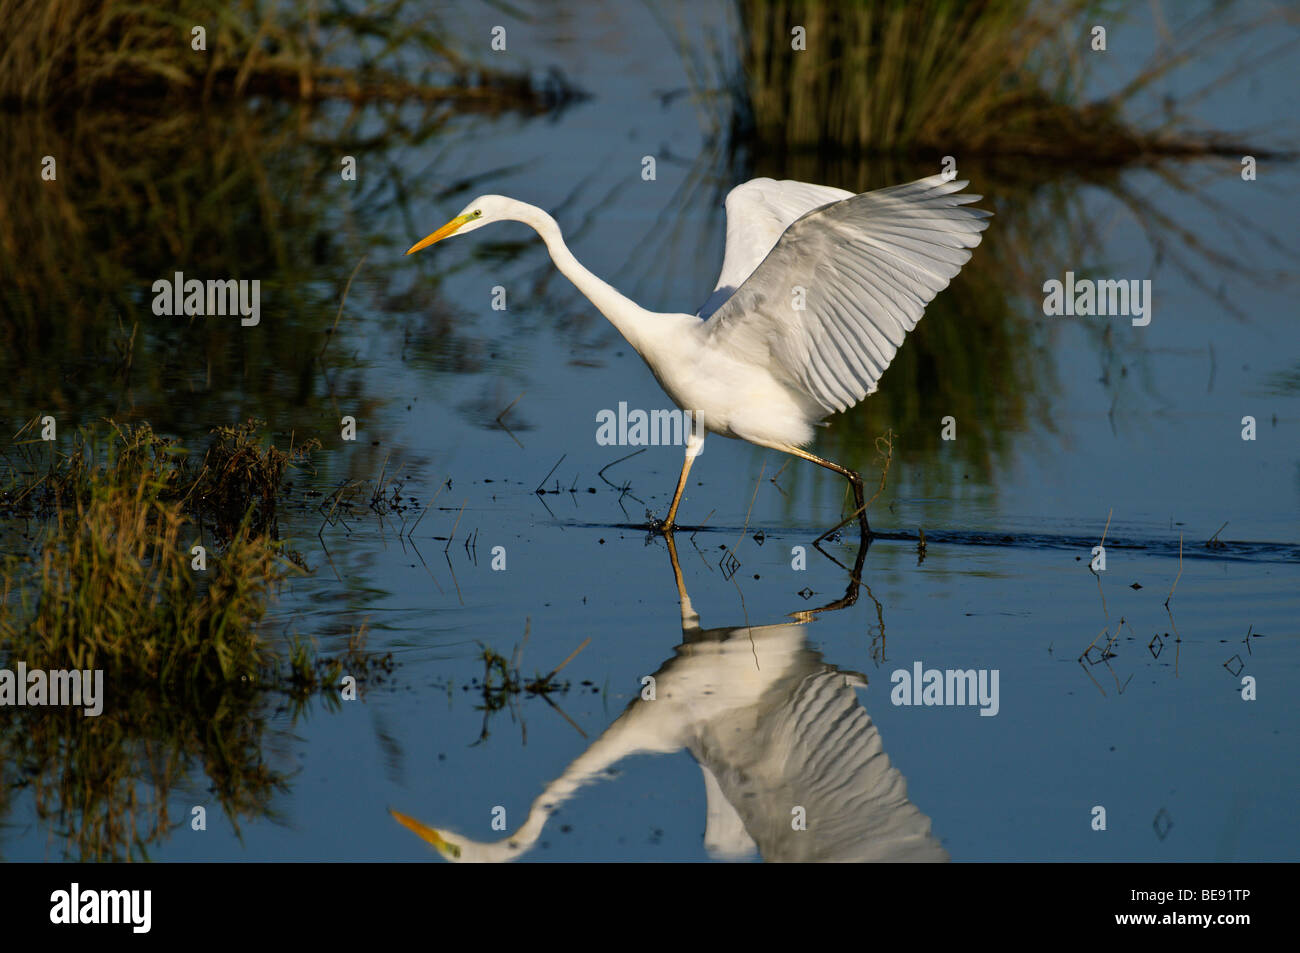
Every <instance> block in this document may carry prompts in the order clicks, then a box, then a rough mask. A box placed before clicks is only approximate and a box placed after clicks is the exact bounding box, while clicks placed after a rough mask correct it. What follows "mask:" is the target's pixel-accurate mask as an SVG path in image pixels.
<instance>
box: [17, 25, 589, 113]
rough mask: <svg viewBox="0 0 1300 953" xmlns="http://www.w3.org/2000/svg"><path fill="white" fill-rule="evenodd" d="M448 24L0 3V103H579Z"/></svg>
mask: <svg viewBox="0 0 1300 953" xmlns="http://www.w3.org/2000/svg"><path fill="white" fill-rule="evenodd" d="M453 15H454V11H453ZM445 16H446V12H445V11H440V12H439V13H436V14H434V15H430V11H429V10H428V9H427V6H426V5H424V4H418V3H414V2H410V0H370V2H368V3H366V4H364V5H362V6H358V5H356V4H333V3H325V4H322V3H318V2H314V0H313V2H296V3H294V2H291V3H269V2H264V0H236V2H233V3H227V2H224V0H177V2H174V3H170V4H166V5H151V4H138V3H128V2H123V0H0V23H4V24H5V31H4V33H5V37H4V45H3V46H0V102H5V101H7V102H18V103H34V104H48V103H60V102H79V103H84V102H86V101H92V100H101V101H102V100H107V99H112V100H114V101H117V102H122V101H124V100H130V99H135V100H140V99H157V98H161V97H170V98H175V97H177V96H184V97H187V98H191V99H202V100H205V101H206V100H210V99H213V98H218V97H249V96H270V97H275V98H293V99H302V100H320V99H327V98H341V99H347V100H350V101H352V102H354V103H356V102H363V101H367V100H389V101H392V100H423V101H431V100H456V101H458V102H459V103H460V104H461V106H462V108H470V109H488V110H492V109H500V108H502V107H507V108H509V107H516V106H518V105H521V104H523V105H531V106H536V107H538V108H546V105H547V104H548V103H551V102H553V101H554V100H556V99H557V98H564V97H572V96H574V95H577V93H576V90H574V89H572V87H570V86H569V85H568V84H567V83H565V82H564V81H563V78H562V77H558V76H556V75H552V76H551V77H550V78H549V79H548V80H547V81H546V83H545V84H542V85H541V86H538V85H537V84H535V83H533V82H532V81H531V79H530V78H529V77H528V76H527V75H526V74H523V73H517V72H516V73H511V72H506V71H502V70H496V69H490V68H485V67H483V66H482V65H480V64H475V63H472V62H470V61H469V60H468V59H467V58H466V57H464V56H463V55H461V54H460V53H459V52H458V51H457V50H456V49H455V48H454V47H452V46H451V45H449V44H448V43H446V42H445V41H444V39H443V36H444V35H445V31H444V29H443V28H444V18H445ZM198 26H201V27H203V28H204V30H205V31H206V36H205V45H206V49H204V50H202V51H197V50H194V49H193V48H192V45H191V43H192V30H193V29H194V28H195V27H198ZM417 66H418V68H417ZM430 74H432V75H430Z"/></svg>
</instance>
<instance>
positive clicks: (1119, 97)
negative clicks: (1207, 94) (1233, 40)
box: [733, 0, 1281, 165]
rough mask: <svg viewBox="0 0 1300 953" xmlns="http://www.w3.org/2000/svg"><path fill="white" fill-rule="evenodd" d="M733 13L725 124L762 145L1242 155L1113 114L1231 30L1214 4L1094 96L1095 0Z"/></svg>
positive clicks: (1098, 8)
mask: <svg viewBox="0 0 1300 953" xmlns="http://www.w3.org/2000/svg"><path fill="white" fill-rule="evenodd" d="M1207 7H1213V5H1212V4H1211V5H1207ZM740 11H741V13H740V18H741V23H742V28H741V30H740V34H739V35H740V36H741V37H742V38H743V39H742V49H741V53H740V63H741V71H740V76H738V77H737V78H735V79H734V80H733V83H734V84H735V85H736V86H737V87H738V89H737V93H738V95H737V96H736V97H735V99H736V102H737V104H738V106H737V109H736V110H735V112H734V114H733V122H734V123H735V124H736V125H737V126H738V127H740V129H741V136H742V138H750V139H753V140H755V141H757V142H759V143H762V144H763V146H764V147H766V148H781V149H793V150H805V149H817V150H831V151H849V152H856V153H873V154H879V153H889V152H909V153H913V154H915V153H927V154H932V155H944V154H955V155H958V156H963V157H964V156H970V155H995V154H997V155H1020V156H1043V157H1054V158H1065V159H1072V160H1079V161H1086V162H1087V163H1088V164H1091V165H1097V164H1104V163H1121V162H1127V161H1130V160H1132V159H1134V158H1136V157H1139V156H1151V155H1188V154H1195V155H1204V154H1209V153H1217V154H1224V155H1228V154H1235V155H1240V154H1241V153H1242V149H1243V147H1242V145H1241V144H1240V143H1236V142H1233V141H1230V140H1229V139H1228V138H1227V137H1225V136H1222V135H1217V134H1214V133H1201V132H1191V131H1189V130H1188V128H1187V127H1186V126H1185V125H1181V124H1179V123H1178V122H1177V121H1176V120H1171V121H1167V122H1165V123H1163V124H1160V125H1156V126H1153V127H1150V128H1148V127H1146V126H1140V125H1137V124H1135V123H1133V122H1132V121H1131V120H1130V118H1129V117H1128V116H1126V114H1125V110H1126V107H1128V106H1129V105H1130V104H1131V103H1132V102H1133V100H1134V99H1135V97H1136V96H1137V95H1138V94H1139V93H1141V92H1142V91H1144V90H1146V89H1147V88H1149V87H1150V86H1151V84H1152V83H1153V82H1154V81H1155V80H1157V79H1158V78H1160V77H1161V76H1164V75H1165V74H1167V73H1168V72H1170V71H1172V70H1174V69H1176V68H1177V67H1178V66H1179V65H1181V64H1182V63H1183V62H1185V61H1186V59H1187V58H1188V56H1189V55H1190V54H1191V53H1192V52H1193V51H1194V50H1196V49H1200V48H1204V47H1206V46H1212V45H1214V44H1216V43H1218V42H1221V41H1223V40H1225V39H1226V38H1228V37H1229V36H1231V35H1232V34H1233V33H1236V32H1240V31H1241V29H1242V27H1241V26H1240V25H1237V26H1233V25H1231V24H1229V25H1223V24H1222V23H1221V22H1220V21H1221V19H1222V18H1219V17H1216V15H1215V11H1214V10H1213V9H1209V10H1207V11H1206V12H1205V13H1203V14H1201V15H1200V16H1197V17H1195V18H1193V19H1192V21H1191V22H1190V23H1187V24H1184V25H1183V27H1182V28H1181V29H1180V37H1179V40H1180V45H1179V46H1177V47H1173V48H1169V49H1166V50H1164V51H1162V52H1161V53H1159V54H1157V56H1156V57H1155V58H1153V59H1152V60H1151V61H1150V62H1149V63H1147V64H1146V65H1145V66H1143V68H1141V69H1140V70H1139V71H1137V73H1136V75H1135V76H1134V77H1133V79H1132V80H1131V81H1130V82H1128V83H1126V84H1125V85H1124V86H1123V87H1122V88H1120V89H1119V90H1117V91H1116V92H1115V93H1114V94H1112V95H1109V96H1106V97H1104V98H1101V99H1098V100H1095V101H1092V102H1084V101H1083V88H1084V81H1085V79H1086V77H1087V76H1088V75H1089V72H1090V70H1092V69H1100V68H1101V66H1099V65H1098V64H1099V63H1101V62H1104V57H1105V56H1106V55H1113V54H1106V53H1094V52H1093V51H1092V50H1091V46H1090V43H1091V34H1090V29H1091V26H1092V24H1094V23H1097V22H1101V23H1106V24H1109V25H1110V26H1111V27H1112V28H1113V27H1114V26H1115V25H1116V24H1117V22H1118V19H1117V17H1116V16H1115V15H1114V11H1113V10H1111V9H1109V8H1108V5H1107V4H1104V3H1099V2H1096V0H1046V2H1037V0H975V2H957V0H858V2H832V0H793V2H787V0H775V2H769V0H741V2H740ZM1269 15H1270V16H1274V17H1280V16H1281V13H1280V11H1279V12H1276V13H1273V14H1269ZM793 24H798V25H801V26H803V27H804V28H805V29H806V31H807V44H808V48H807V51H805V52H794V51H792V50H791V32H790V31H791V26H792V25H793ZM1273 52H1276V51H1269V54H1270V55H1271V54H1272V53H1273Z"/></svg>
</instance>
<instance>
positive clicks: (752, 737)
mask: <svg viewBox="0 0 1300 953" xmlns="http://www.w3.org/2000/svg"><path fill="white" fill-rule="evenodd" d="M667 540H668V554H669V556H670V557H671V558H672V562H673V574H674V576H675V577H676V580H677V592H678V599H679V601H680V605H681V625H682V641H681V644H680V645H679V646H677V650H676V652H675V653H674V654H673V656H672V657H671V658H669V659H668V660H667V661H666V662H664V664H663V665H661V666H660V667H659V670H658V671H657V672H655V673H654V686H655V695H654V700H653V701H647V700H645V699H644V698H642V697H641V696H640V695H638V696H637V697H636V698H635V699H634V700H633V701H632V703H631V704H629V705H628V707H627V709H626V710H625V711H624V712H623V714H622V715H620V716H619V717H618V718H617V719H616V720H615V721H614V723H613V724H611V725H610V726H609V727H608V728H606V729H605V731H604V733H602V734H601V736H600V737H599V738H597V739H596V740H595V741H593V742H592V743H591V746H590V747H588V748H587V750H586V751H585V752H583V753H582V754H581V755H579V756H578V758H577V759H576V760H575V761H574V762H573V763H572V764H570V765H569V766H568V768H567V769H565V771H564V773H563V774H562V775H561V776H560V777H558V778H556V779H555V780H554V781H552V782H551V783H550V784H548V785H547V786H546V789H545V790H544V791H543V792H542V793H541V794H540V795H539V796H538V797H537V798H536V799H535V800H534V801H533V803H532V806H531V807H530V808H529V811H528V816H527V818H526V819H525V820H524V823H523V824H521V825H520V826H519V827H518V828H517V829H515V830H514V832H513V833H511V834H509V835H507V836H506V837H504V838H502V839H501V840H498V841H495V842H483V841H475V840H470V839H469V838H466V837H463V836H461V835H460V834H456V833H453V832H451V831H448V830H445V829H440V828H436V827H430V826H428V825H426V824H424V823H422V822H420V821H418V820H416V819H415V818H413V817H409V816H407V815H405V814H401V813H399V812H397V811H391V813H392V815H393V817H394V819H395V820H397V821H398V822H399V823H400V824H402V825H403V826H404V827H407V828H409V829H410V830H412V831H414V832H415V833H416V834H417V835H419V836H420V837H421V838H423V839H424V840H425V841H427V842H428V843H429V844H431V845H433V847H434V848H436V849H437V850H438V852H439V853H441V854H442V855H443V856H444V857H446V858H447V859H448V860H455V861H460V862H475V861H509V860H516V859H518V858H519V857H521V856H523V854H524V853H525V852H526V851H527V850H528V849H529V848H531V847H532V846H533V845H534V844H536V843H537V841H538V840H540V839H541V836H542V832H543V829H544V828H545V825H546V822H547V821H548V820H549V818H550V817H551V816H552V815H553V814H554V813H555V812H556V811H558V810H559V809H560V807H561V805H563V804H564V803H565V802H566V801H568V800H569V799H570V798H572V797H573V796H574V795H575V794H576V793H577V792H578V791H579V790H581V789H582V788H583V787H584V786H585V785H587V784H590V783H592V782H594V781H597V780H599V779H601V778H602V777H606V776H607V772H608V771H609V770H610V768H611V767H613V765H615V764H617V763H618V762H619V761H622V760H623V759H624V758H628V757H631V756H633V755H635V754H639V753H647V752H654V753H659V754H668V753H671V752H675V751H680V750H681V749H683V748H685V749H686V750H687V751H689V752H690V754H691V756H692V757H693V758H694V759H695V761H696V762H697V763H698V764H699V766H700V770H701V772H702V774H703V779H704V791H705V805H706V807H705V810H706V815H705V817H706V820H705V829H704V846H705V849H706V850H707V851H708V852H709V854H710V855H711V856H713V857H715V858H718V859H724V860H737V859H743V858H746V857H749V856H752V855H753V853H754V852H755V851H757V852H758V853H759V855H760V856H761V857H762V858H763V859H764V860H767V861H946V860H948V859H949V857H948V852H947V851H945V850H944V849H943V847H942V846H941V845H940V843H939V841H938V840H937V839H936V838H935V837H934V835H933V834H932V833H931V830H930V818H929V817H927V816H926V815H925V814H924V813H923V812H922V811H921V810H920V808H918V807H917V806H916V805H915V804H914V803H913V802H912V801H911V800H910V799H909V798H908V796H907V780H906V779H905V778H904V777H903V775H902V774H901V773H900V772H899V770H898V768H896V767H894V766H893V764H891V763H890V760H889V756H888V755H887V754H886V753H885V751H884V747H883V745H882V742H881V739H880V731H879V729H878V728H876V726H875V724H874V723H873V722H872V720H871V716H870V715H868V714H867V711H866V709H865V708H863V707H862V705H861V703H860V702H859V701H858V696H857V692H856V691H855V689H858V688H862V687H864V686H865V685H866V684H867V680H866V678H865V677H864V676H862V675H860V674H858V673H857V672H848V671H843V670H841V669H839V668H837V667H836V666H834V665H831V664H829V663H828V662H826V661H824V660H823V658H822V655H821V653H820V652H818V651H816V650H815V649H813V648H811V647H810V646H809V645H808V643H807V635H806V633H807V629H806V628H805V623H807V622H809V621H810V620H811V619H812V617H813V615H814V614H815V613H817V612H821V611H833V610H836V609H839V608H843V607H845V606H847V605H851V604H852V603H853V602H854V600H856V598H857V591H856V590H857V585H858V575H859V572H860V571H861V562H859V564H858V566H857V569H856V570H855V572H854V573H853V574H852V575H851V577H850V579H851V581H850V585H849V592H848V593H846V594H845V597H844V598H843V599H840V600H838V601H836V602H834V603H831V604H830V605H828V606H824V607H822V609H820V610H813V611H811V612H801V613H799V614H798V615H797V616H796V621H794V622H784V623H780V624H777V625H762V626H749V625H744V626H737V627H729V628H718V629H703V628H701V627H700V617H699V614H698V613H697V612H696V611H695V609H694V607H693V606H692V605H691V599H690V596H689V595H687V593H686V586H685V583H684V581H683V579H682V573H681V568H680V566H679V564H678V562H677V548H676V545H675V544H674V543H673V537H672V536H671V535H668V536H667ZM864 548H865V547H864ZM860 552H861V550H860ZM796 809H798V810H796ZM796 819H798V820H800V821H802V824H801V825H797V824H796V823H795V821H796Z"/></svg>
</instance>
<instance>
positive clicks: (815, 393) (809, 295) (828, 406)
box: [701, 175, 991, 413]
mask: <svg viewBox="0 0 1300 953" xmlns="http://www.w3.org/2000/svg"><path fill="white" fill-rule="evenodd" d="M773 186H779V187H781V189H780V190H777V191H774V190H773V188H772V187H773ZM794 186H799V187H800V188H792V187H794ZM965 186H966V183H965V182H963V181H951V182H949V181H945V180H944V178H943V176H939V175H935V176H930V177H929V178H926V179H918V180H917V181H915V182H909V183H907V184H905V185H895V186H891V187H889V188H886V189H879V190H877V191H875V192H863V193H862V194H860V195H852V194H851V193H848V192H841V190H839V189H827V188H825V187H823V186H812V185H806V184H805V183H799V182H793V183H792V182H781V183H774V182H772V180H771V179H755V180H754V181H753V182H747V183H745V185H742V186H738V187H737V188H735V189H733V190H732V191H731V194H730V195H729V196H728V197H727V253H726V260H725V261H724V264H723V269H722V276H721V277H720V278H719V280H718V288H717V289H716V290H715V292H714V297H713V298H710V299H709V302H710V303H709V304H708V305H706V306H705V308H704V309H702V310H701V315H708V314H711V316H710V317H708V320H707V321H706V322H705V331H706V335H707V338H708V340H709V342H710V344H712V345H713V346H716V347H722V348H726V349H729V350H731V351H733V352H735V353H738V354H743V355H744V356H745V357H746V358H748V359H750V360H756V361H766V362H767V363H768V364H769V365H770V366H772V368H773V369H774V371H775V372H776V373H777V375H778V376H779V377H781V378H782V379H784V380H786V381H787V382H788V383H790V384H792V385H794V386H796V387H797V388H798V389H800V390H802V391H803V392H804V393H805V394H807V395H808V396H809V397H811V398H812V399H813V400H814V401H816V402H817V404H819V405H820V406H821V407H822V408H823V409H824V410H825V411H826V412H827V413H833V412H836V411H841V410H846V409H847V408H849V407H852V406H853V405H854V404H856V403H857V402H858V401H860V400H862V398H863V397H866V396H867V395H868V394H870V393H873V392H874V391H875V390H876V387H877V385H878V382H879V380H880V377H881V375H883V374H884V372H885V370H886V368H888V367H889V364H890V362H891V361H892V360H893V359H894V355H895V354H897V353H898V348H899V347H901V346H902V343H903V339H904V338H905V336H906V335H907V332H909V331H911V330H912V329H913V328H915V327H916V323H917V322H918V321H919V320H921V315H922V314H923V313H924V311H925V306H926V305H927V304H929V303H930V302H931V301H932V300H933V299H934V296H935V295H937V294H938V293H939V292H940V291H942V290H943V289H944V288H946V287H947V286H948V283H949V282H950V281H951V280H952V279H953V277H954V276H955V275H956V274H957V272H959V271H960V270H961V268H962V266H963V265H964V264H966V262H967V261H969V260H970V256H971V249H973V248H974V247H975V246H977V245H978V244H979V243H980V239H981V238H982V237H983V235H982V234H981V233H982V232H983V231H984V229H985V228H987V227H988V222H987V221H986V219H987V218H988V217H989V215H990V214H991V213H989V212H987V211H984V210H983V209H977V208H967V207H966V206H968V205H969V204H970V203H971V202H976V201H978V200H979V199H980V196H978V195H970V194H957V193H958V192H959V191H960V190H961V189H962V188H964V187H965ZM828 196H836V197H832V198H829V199H828V201H826V202H821V203H820V204H813V203H816V202H818V201H819V200H820V199H825V198H827V197H828ZM800 208H802V211H798V210H799V209H800ZM755 215H757V216H758V217H759V218H758V219H754V218H746V216H755ZM791 216H793V217H791ZM786 218H789V221H785V219H786ZM753 221H757V222H758V224H756V225H755V226H754V230H755V233H756V235H755V236H753V237H752V238H751V239H750V240H747V241H746V240H742V239H741V238H740V237H739V236H740V234H741V233H742V232H743V231H744V230H745V229H746V228H747V227H748V226H749V224H750V222H753ZM782 221H785V224H784V225H782V226H781V228H782V229H783V230H782V231H781V232H780V235H779V238H778V239H776V240H775V241H774V242H773V243H772V244H767V242H768V241H769V239H770V238H771V233H772V230H773V229H774V228H775V227H777V225H778V224H780V223H781V222H782ZM764 246H766V250H765V251H763V252H762V255H761V256H760V257H759V258H758V259H757V260H754V256H755V255H756V254H757V250H758V249H759V248H761V247H764ZM741 272H744V276H743V277H739V276H740V275H741ZM733 281H735V282H738V284H736V285H735V286H734V287H733V286H731V285H730V284H729V282H733ZM796 288H803V289H804V292H803V302H804V308H803V309H802V310H797V309H796V308H795V306H794V303H795V289H796ZM723 292H725V294H723ZM710 305H711V306H712V308H710Z"/></svg>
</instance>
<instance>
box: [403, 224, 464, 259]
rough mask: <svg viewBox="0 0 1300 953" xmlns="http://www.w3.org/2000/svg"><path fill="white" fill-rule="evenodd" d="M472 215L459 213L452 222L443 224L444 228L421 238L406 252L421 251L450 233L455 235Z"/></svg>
mask: <svg viewBox="0 0 1300 953" xmlns="http://www.w3.org/2000/svg"><path fill="white" fill-rule="evenodd" d="M472 217H473V216H470V215H458V216H457V217H456V218H453V219H452V220H451V221H450V222H448V223H447V224H446V225H444V226H442V228H440V229H438V230H437V231H436V232H434V233H433V234H432V235H430V236H428V237H427V238H422V239H420V240H419V241H418V242H416V243H415V244H414V245H412V246H411V247H410V248H409V249H407V251H406V253H407V254H408V255H410V254H412V253H414V252H417V251H419V250H420V249H421V248H428V247H429V246H430V245H432V244H434V243H435V242H440V241H442V240H443V239H444V238H446V237H447V236H448V235H454V234H455V233H456V229H458V228H460V227H461V226H462V225H464V224H465V223H466V222H468V221H469V220H470V218H472Z"/></svg>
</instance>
